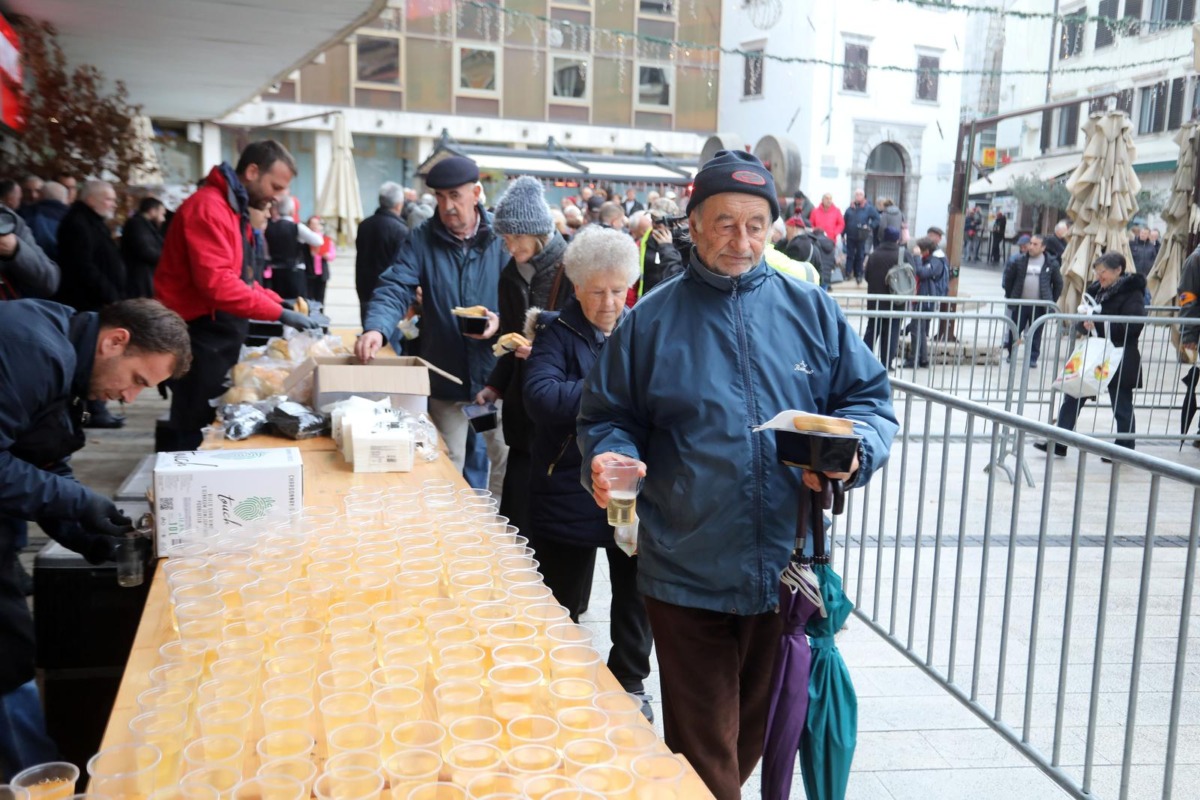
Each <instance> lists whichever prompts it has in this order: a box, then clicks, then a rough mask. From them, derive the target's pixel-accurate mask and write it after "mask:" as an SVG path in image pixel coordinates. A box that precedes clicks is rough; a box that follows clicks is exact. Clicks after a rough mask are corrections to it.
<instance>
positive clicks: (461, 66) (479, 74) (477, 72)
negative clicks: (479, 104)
mask: <svg viewBox="0 0 1200 800" xmlns="http://www.w3.org/2000/svg"><path fill="white" fill-rule="evenodd" d="M498 63H499V61H498V59H497V58H496V51H495V50H485V49H483V48H480V47H459V48H458V88H459V91H460V92H463V91H465V92H468V93H472V92H481V93H486V94H492V93H494V92H495V91H496V87H497V86H498V85H499V80H498V77H499V76H498V75H497V69H498V67H497V65H498Z"/></svg>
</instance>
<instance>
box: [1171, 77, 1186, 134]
mask: <svg viewBox="0 0 1200 800" xmlns="http://www.w3.org/2000/svg"><path fill="white" fill-rule="evenodd" d="M1185 94H1187V78H1176V79H1175V80H1173V81H1171V107H1170V108H1169V109H1168V110H1167V130H1169V131H1177V130H1179V129H1180V128H1181V127H1183V101H1184V95H1185Z"/></svg>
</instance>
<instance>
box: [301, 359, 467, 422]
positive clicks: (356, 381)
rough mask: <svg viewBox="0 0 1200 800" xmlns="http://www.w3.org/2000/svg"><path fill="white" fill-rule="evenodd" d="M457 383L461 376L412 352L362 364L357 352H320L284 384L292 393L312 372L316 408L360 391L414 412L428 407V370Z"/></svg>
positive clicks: (359, 395)
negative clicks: (348, 354)
mask: <svg viewBox="0 0 1200 800" xmlns="http://www.w3.org/2000/svg"><path fill="white" fill-rule="evenodd" d="M430 370H432V371H433V372H436V373H437V374H438V375H441V376H442V377H443V378H445V379H446V380H449V381H454V382H455V383H457V384H460V385H461V384H462V381H460V380H459V379H458V378H456V377H454V376H453V375H451V374H449V373H448V372H444V371H442V370H440V369H438V368H437V367H435V366H434V365H433V364H430V363H429V362H428V361H426V360H425V359H423V358H415V357H413V356H377V357H375V358H374V359H372V360H371V363H369V364H360V363H358V359H357V358H355V357H354V356H318V357H316V358H310V359H308V360H307V361H305V362H304V363H302V364H301V365H300V366H298V367H296V369H294V370H292V374H291V375H289V376H288V379H287V381H286V382H284V385H283V388H284V390H285V391H287V392H288V394H289V395H290V394H291V392H292V390H293V389H295V388H297V387H299V386H300V385H301V384H303V383H304V381H305V380H306V379H308V378H309V377H310V376H311V377H312V378H313V392H312V402H311V405H312V407H313V408H318V409H319V408H321V407H322V406H326V405H329V404H330V403H336V402H337V401H339V400H345V399H347V398H349V397H352V396H355V395H357V396H358V397H364V398H366V399H368V400H382V399H383V398H385V397H387V398H390V399H391V401H392V408H402V409H404V410H405V411H409V412H411V413H413V414H419V413H421V412H422V411H426V410H427V409H428V407H429V400H428V398H429V372H430Z"/></svg>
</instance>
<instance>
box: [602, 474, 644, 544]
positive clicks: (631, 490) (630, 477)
mask: <svg viewBox="0 0 1200 800" xmlns="http://www.w3.org/2000/svg"><path fill="white" fill-rule="evenodd" d="M641 469H642V468H641V467H640V466H639V465H637V464H625V463H621V462H619V461H610V462H608V463H607V464H604V465H602V466H601V468H600V477H601V478H603V480H604V482H605V483H607V484H608V506H607V508H608V524H609V525H612V526H613V527H614V528H616V527H620V526H623V525H632V524H633V520H634V516H635V514H636V511H637V496H638V491H640V490H641V488H642V476H641V474H640V473H641Z"/></svg>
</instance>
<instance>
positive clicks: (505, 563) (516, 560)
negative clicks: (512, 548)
mask: <svg viewBox="0 0 1200 800" xmlns="http://www.w3.org/2000/svg"><path fill="white" fill-rule="evenodd" d="M540 566H541V562H539V561H538V560H537V559H536V558H533V557H532V556H527V555H519V556H503V557H501V558H499V559H497V561H496V570H497V572H498V573H499V572H508V571H509V570H522V569H537V568H538V567H540Z"/></svg>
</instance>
